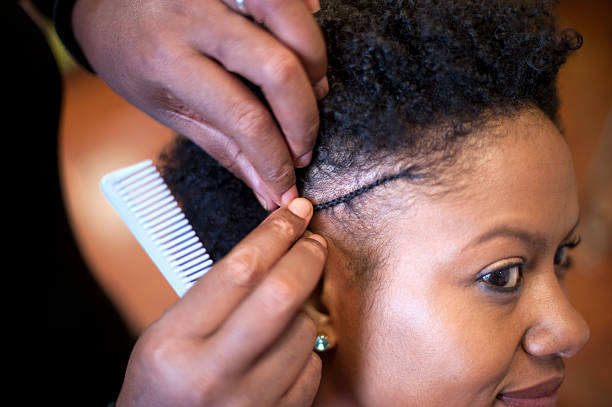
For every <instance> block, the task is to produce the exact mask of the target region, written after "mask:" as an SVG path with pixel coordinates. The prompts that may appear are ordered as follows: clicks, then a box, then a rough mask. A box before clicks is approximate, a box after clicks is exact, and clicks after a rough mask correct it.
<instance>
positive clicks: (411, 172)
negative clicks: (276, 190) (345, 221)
mask: <svg viewBox="0 0 612 407" xmlns="http://www.w3.org/2000/svg"><path fill="white" fill-rule="evenodd" d="M418 170H420V167H418V166H416V165H413V166H410V167H408V168H406V169H404V170H402V171H400V172H398V173H397V174H393V175H387V176H386V177H383V178H379V179H377V180H376V181H374V182H372V183H371V184H368V185H366V186H363V187H361V188H359V189H356V190H354V191H352V192H349V193H348V194H346V195H343V196H341V197H340V198H336V199H332V200H331V201H327V202H323V203H319V204H315V205H313V208H314V211H315V212H316V211H322V210H325V209H329V208H332V207H334V206H336V205H340V204H343V203H348V202H349V201H351V200H353V199H354V198H355V197H358V196H359V195H361V194H364V193H366V192H368V191H371V190H372V189H374V188H376V187H377V186H379V185H383V184H387V183H389V182H392V181H395V180H398V179H400V178H405V179H408V180H415V179H419V178H422V174H420V173H419V171H418Z"/></svg>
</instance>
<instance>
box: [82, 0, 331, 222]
mask: <svg viewBox="0 0 612 407" xmlns="http://www.w3.org/2000/svg"><path fill="white" fill-rule="evenodd" d="M244 4H245V7H246V9H247V10H248V12H249V14H250V15H251V16H253V18H254V19H255V20H256V21H259V22H261V23H262V24H263V25H264V26H265V27H266V28H267V29H268V30H269V32H267V31H266V30H264V29H262V28H260V27H259V26H258V25H257V24H255V23H253V22H251V21H249V20H248V19H247V18H245V17H243V16H242V15H241V14H239V12H238V11H237V10H238V7H237V6H236V3H235V0H172V1H168V0H147V1H126V0H78V1H77V3H76V5H75V9H74V12H73V16H72V21H73V29H74V33H75V36H76V38H77V41H78V42H79V45H80V46H81V48H82V49H83V51H84V53H85V55H86V57H87V59H88V61H89V63H90V64H91V65H92V67H93V69H94V70H95V71H96V73H97V74H98V75H99V76H100V77H101V78H102V79H104V81H105V82H106V83H107V84H108V85H109V86H110V87H111V88H113V89H114V90H115V91H116V92H117V93H118V94H120V95H121V96H122V97H124V98H125V99H126V100H127V101H129V102H130V103H132V104H133V105H135V106H136V107H138V108H139V109H141V110H143V111H144V112H145V113H147V114H148V115H150V116H152V117H153V118H155V119H157V120H158V121H160V122H162V123H164V124H165V125H167V126H169V127H170V128H172V129H174V130H176V131H177V132H179V133H181V134H184V135H185V136H187V137H189V138H190V139H191V140H193V141H194V142H195V143H196V144H198V145H199V146H200V147H202V148H203V149H204V150H206V151H207V152H208V153H209V154H210V155H212V156H213V157H215V158H216V159H217V160H218V161H219V162H220V163H221V164H222V165H223V166H224V167H226V168H228V169H229V170H230V171H232V172H233V173H234V174H235V175H236V176H238V177H239V178H241V179H242V180H243V181H245V182H246V183H247V184H248V185H249V186H250V187H251V188H252V189H253V190H254V191H255V193H256V194H257V195H258V198H259V200H260V202H261V203H262V205H263V206H264V207H266V209H268V210H271V209H274V208H276V207H277V206H280V205H282V204H286V203H288V202H289V201H290V200H291V199H293V198H295V197H297V189H296V188H295V172H294V165H295V166H296V167H303V166H306V165H307V164H308V163H309V162H310V159H311V156H312V148H313V146H314V143H315V139H316V135H317V130H318V126H319V115H318V110H317V104H316V97H319V98H320V97H323V96H324V95H325V94H326V93H327V90H328V84H327V78H326V76H325V72H326V69H327V57H326V52H325V44H324V42H323V37H322V34H321V32H320V30H319V27H318V25H317V24H316V22H315V20H314V18H313V16H312V14H311V11H310V10H313V11H314V10H316V9H318V0H244ZM232 72H233V73H237V74H239V75H241V76H243V77H244V78H246V79H248V80H249V81H250V82H252V83H254V84H256V85H258V86H259V87H260V88H261V89H262V91H263V93H264V95H265V98H266V100H267V102H268V103H269V104H270V108H271V111H270V110H268V109H267V108H266V107H264V105H263V104H262V103H261V102H260V101H259V100H258V99H257V97H256V96H255V95H254V94H253V93H252V92H251V91H250V90H249V89H248V88H247V87H246V86H244V84H243V83H242V82H241V81H240V80H238V79H237V78H236V77H235V76H234V75H233V74H232ZM277 123H278V124H277Z"/></svg>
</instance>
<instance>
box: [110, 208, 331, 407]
mask: <svg viewBox="0 0 612 407" xmlns="http://www.w3.org/2000/svg"><path fill="white" fill-rule="evenodd" d="M311 216H312V205H311V204H310V203H309V202H308V201H307V200H306V199H304V198H298V199H296V200H294V201H293V202H291V203H290V204H289V206H288V207H287V206H284V207H282V208H280V209H278V210H276V211H275V212H273V213H272V214H271V215H270V216H269V217H268V218H267V219H266V220H265V221H264V222H263V223H262V224H261V225H260V226H258V227H257V228H256V229H255V230H254V231H253V232H251V233H250V234H249V235H248V236H247V237H246V238H245V239H244V240H243V241H242V242H241V243H240V244H238V245H237V246H236V247H235V248H234V249H233V250H232V251H231V252H230V253H229V254H228V255H227V256H226V257H225V258H223V259H222V260H221V261H219V262H218V263H216V264H215V265H214V266H213V268H212V269H211V270H210V271H209V272H208V273H207V274H205V275H204V276H203V277H201V278H200V280H198V282H197V283H196V284H195V285H194V286H193V287H192V288H191V289H190V290H189V291H188V292H187V294H186V295H185V296H184V297H183V298H182V299H180V300H179V301H177V302H176V303H175V304H174V305H173V306H172V307H171V308H169V309H168V310H167V311H166V312H165V313H164V315H163V316H162V317H161V318H160V319H159V320H157V321H156V322H154V323H153V324H152V325H151V326H150V327H149V328H148V329H147V330H146V331H145V332H144V334H143V335H142V336H141V337H140V339H139V340H138V342H137V344H136V346H135V348H134V351H133V352H132V356H131V357H130V361H129V364H128V368H127V372H126V376H125V381H124V383H123V388H122V390H121V394H120V395H119V399H118V402H117V406H118V407H129V406H146V407H156V406H164V407H166V406H244V407H246V406H258V407H265V406H292V407H299V406H310V405H312V402H313V400H314V398H315V396H316V393H317V390H318V387H319V382H320V379H321V360H320V359H319V357H318V356H317V355H316V354H315V353H313V346H314V341H315V337H316V334H317V333H316V327H315V325H314V322H313V321H312V320H311V319H310V318H309V317H307V316H306V315H305V314H303V313H302V312H300V307H301V305H302V304H303V303H304V301H305V300H306V299H307V297H308V296H309V294H310V292H311V291H312V290H313V289H314V287H315V286H316V284H317V281H318V280H319V278H320V276H321V272H322V270H323V266H324V264H325V259H326V256H327V245H326V242H325V240H324V239H323V238H322V237H321V236H319V235H314V234H311V233H309V232H307V233H306V235H304V236H302V234H303V233H304V231H305V230H306V226H307V224H308V222H309V221H310V218H311ZM306 236H307V237H306Z"/></svg>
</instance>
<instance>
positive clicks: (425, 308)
mask: <svg viewBox="0 0 612 407" xmlns="http://www.w3.org/2000/svg"><path fill="white" fill-rule="evenodd" d="M390 287H393V285H391V286H390ZM395 287H397V286H395ZM379 298H383V300H382V301H381V302H379V306H378V307H376V308H375V309H376V310H377V311H376V313H377V314H378V315H377V316H376V317H375V320H377V321H378V322H379V323H380V324H381V326H380V329H379V330H378V332H384V334H383V335H377V337H376V338H374V339H373V340H374V343H373V344H372V345H373V347H374V348H381V349H384V351H383V352H377V355H378V356H379V358H378V360H377V361H378V363H380V364H382V365H383V367H382V368H381V369H380V370H381V371H382V377H384V380H385V385H386V386H388V387H389V388H388V389H386V391H390V392H392V394H393V393H395V396H394V399H395V400H399V399H403V400H402V401H404V402H413V403H418V405H422V406H427V405H431V406H434V405H458V406H475V407H476V406H489V405H491V403H492V402H493V401H494V397H495V395H496V391H497V390H498V389H497V386H498V385H499V383H500V382H501V381H502V379H503V378H504V377H505V375H506V373H507V370H508V367H509V366H510V364H511V362H512V359H513V357H514V353H515V351H516V349H517V342H516V341H511V340H510V338H511V337H513V335H512V332H511V330H510V329H509V327H511V326H512V324H511V323H508V324H504V323H503V318H502V319H500V318H499V315H497V314H499V312H497V313H496V311H497V310H495V309H490V308H489V307H484V308H483V306H482V302H480V301H477V300H474V299H473V298H472V297H471V296H469V295H465V292H463V291H461V290H456V289H454V288H445V287H444V286H440V285H438V286H435V285H434V286H429V287H425V286H423V287H420V288H419V289H418V290H414V291H413V290H405V289H404V290H399V289H397V288H391V289H389V291H388V292H387V293H386V295H382V296H381V297H379ZM500 322H501V323H500ZM382 358H384V359H382ZM386 372H389V374H388V375H386V374H385V373H386ZM390 373H394V375H391V374H390ZM398 373H399V374H398ZM378 377H379V378H380V377H381V373H379V375H378ZM379 381H381V382H382V380H379ZM394 382H395V383H394ZM398 382H399V383H398ZM408 383H409V384H408ZM398 393H401V394H398ZM389 401H391V400H389ZM449 403H450V404H449Z"/></svg>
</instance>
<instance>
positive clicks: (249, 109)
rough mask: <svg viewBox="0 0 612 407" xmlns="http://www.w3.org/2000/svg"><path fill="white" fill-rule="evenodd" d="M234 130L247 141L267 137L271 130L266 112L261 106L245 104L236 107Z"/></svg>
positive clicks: (271, 126) (270, 122) (270, 123)
mask: <svg viewBox="0 0 612 407" xmlns="http://www.w3.org/2000/svg"><path fill="white" fill-rule="evenodd" d="M235 110H236V111H237V114H236V121H235V125H236V129H237V131H238V133H239V134H241V135H242V136H243V137H246V138H247V139H261V138H263V137H267V136H268V135H269V134H270V133H271V131H272V128H273V124H272V121H271V118H270V115H269V114H268V112H266V111H265V110H264V109H263V108H262V107H261V106H258V105H257V104H254V103H248V102H245V103H244V104H242V105H240V106H238V107H236V109H235Z"/></svg>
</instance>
